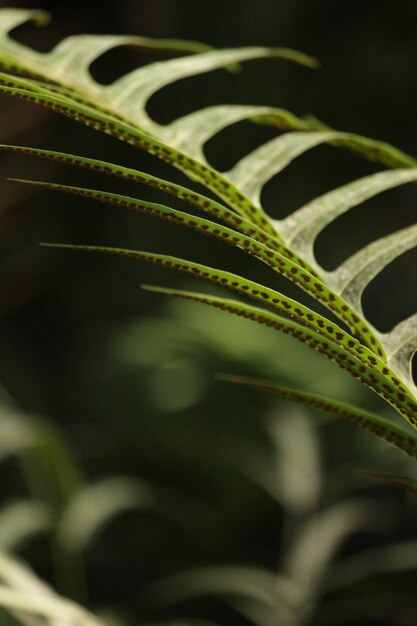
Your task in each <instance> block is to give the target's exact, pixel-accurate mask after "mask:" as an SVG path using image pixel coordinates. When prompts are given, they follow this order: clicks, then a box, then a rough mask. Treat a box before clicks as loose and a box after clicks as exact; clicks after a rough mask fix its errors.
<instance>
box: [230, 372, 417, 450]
mask: <svg viewBox="0 0 417 626" xmlns="http://www.w3.org/2000/svg"><path fill="white" fill-rule="evenodd" d="M221 378H222V379H223V380H226V381H227V382H231V383H236V384H240V385H248V386H250V387H255V388H257V389H260V390H262V391H267V392H269V393H273V394H276V395H278V396H280V397H281V398H286V399H288V400H293V401H295V402H299V403H300V404H306V405H308V406H312V407H314V408H317V409H320V410H322V411H326V412H327V413H331V414H332V415H336V416H337V417H340V418H342V419H343V420H345V421H347V422H350V423H352V424H355V425H356V426H359V428H362V429H364V430H367V431H369V432H371V433H372V434H374V435H376V436H377V437H380V438H381V439H384V440H385V441H386V442H387V443H389V444H390V445H392V446H394V447H395V448H397V449H399V450H401V451H402V452H405V453H406V454H408V455H409V456H412V457H414V458H416V459H417V436H415V435H414V434H413V433H412V432H407V431H406V430H404V429H403V428H400V427H399V426H397V425H396V424H393V423H392V422H390V421H389V420H387V419H383V418H382V417H379V416H378V415H374V414H373V413H370V412H369V411H364V410H362V409H360V408H359V407H356V406H352V405H350V404H345V403H344V402H339V401H336V400H333V399H332V398H328V397H326V396H322V395H319V394H315V393H310V392H307V391H299V390H298V389H292V388H290V387H283V386H281V385H275V384H273V383H268V382H265V381H260V380H255V379H251V378H244V377H241V376H226V375H225V376H222V377H221Z"/></svg>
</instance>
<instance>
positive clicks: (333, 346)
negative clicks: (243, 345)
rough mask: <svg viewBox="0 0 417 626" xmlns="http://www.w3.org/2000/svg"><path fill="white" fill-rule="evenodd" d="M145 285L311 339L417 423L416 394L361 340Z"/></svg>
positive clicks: (229, 303)
mask: <svg viewBox="0 0 417 626" xmlns="http://www.w3.org/2000/svg"><path fill="white" fill-rule="evenodd" d="M144 288H145V289H148V290H150V291H156V292H160V293H165V294H167V295H171V296H174V297H178V298H184V299H186V300H195V301H196V302H201V303H203V304H208V305H211V306H214V307H216V308H220V309H222V310H224V311H228V312H229V313H234V314H236V315H240V316H242V317H245V318H247V319H251V320H254V321H256V322H258V323H260V324H265V325H266V326H270V327H271V328H275V329H276V330H280V331H282V332H284V333H287V334H289V335H291V336H293V337H295V338H296V339H298V340H299V341H302V342H304V343H307V344H308V345H309V346H310V347H311V348H313V349H314V350H317V351H319V352H321V353H322V354H324V356H326V357H327V358H328V359H330V360H331V361H334V362H335V363H337V365H339V367H341V368H342V369H346V370H347V371H348V372H349V373H350V374H351V375H352V376H354V377H355V378H358V379H359V380H360V381H361V382H363V383H364V384H365V385H367V386H368V387H369V388H370V389H372V390H373V391H374V392H375V393H377V394H378V395H380V396H381V397H382V398H384V399H385V400H386V401H387V402H388V403H389V404H391V405H392V406H393V407H394V408H395V409H397V411H399V413H401V414H402V415H403V416H404V417H405V418H406V419H407V420H408V421H409V422H410V424H411V425H412V426H414V427H416V425H417V422H416V418H415V413H416V408H417V405H416V404H415V399H414V396H413V394H412V393H411V391H410V390H408V389H407V388H406V387H404V386H403V385H402V384H401V383H400V382H399V380H398V378H396V376H395V374H394V372H392V371H391V370H390V369H389V368H387V367H386V366H385V365H384V363H383V362H382V361H379V360H378V359H377V358H375V357H374V356H373V354H372V352H370V351H369V350H367V349H366V348H365V347H364V346H362V345H361V344H359V343H357V344H355V343H354V342H349V341H348V342H347V343H346V344H344V345H341V343H340V342H339V339H337V341H335V340H333V339H330V338H328V337H326V338H324V337H323V336H322V335H321V333H320V332H317V330H316V328H314V326H311V327H310V328H307V327H305V326H302V325H301V324H299V323H296V322H292V321H290V320H287V319H285V318H283V317H280V316H278V315H274V314H272V313H269V311H265V310H263V309H259V308H257V307H252V306H249V305H247V304H244V303H241V302H238V301H236V300H228V299H226V298H219V297H216V296H209V295H205V294H199V293H194V292H190V291H182V290H178V289H166V288H163V287H149V286H145V287H144Z"/></svg>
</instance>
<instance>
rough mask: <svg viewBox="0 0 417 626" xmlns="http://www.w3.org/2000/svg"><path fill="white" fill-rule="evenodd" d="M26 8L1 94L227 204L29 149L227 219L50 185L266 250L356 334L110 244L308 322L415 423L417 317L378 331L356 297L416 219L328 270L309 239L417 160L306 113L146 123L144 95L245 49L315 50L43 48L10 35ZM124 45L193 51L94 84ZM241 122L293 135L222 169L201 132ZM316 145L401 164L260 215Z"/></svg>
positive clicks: (299, 58)
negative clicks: (180, 175) (285, 174)
mask: <svg viewBox="0 0 417 626" xmlns="http://www.w3.org/2000/svg"><path fill="white" fill-rule="evenodd" d="M31 19H40V20H41V21H42V20H43V19H44V14H37V13H34V12H32V11H27V10H24V9H21V10H19V9H4V10H2V11H0V64H1V63H2V64H3V66H4V67H6V68H8V70H9V71H16V72H17V73H18V74H20V75H21V76H25V77H17V76H11V75H10V74H0V91H2V92H3V93H6V94H10V95H12V96H14V97H19V98H23V99H25V100H28V101H30V102H33V103H37V104H39V105H41V106H44V107H46V108H49V109H52V110H54V111H56V112H58V113H61V114H63V115H66V116H67V117H70V118H72V119H75V120H77V121H79V122H81V123H83V124H86V125H87V126H90V127H92V128H95V129H97V130H100V131H102V132H105V133H107V134H109V135H112V136H114V137H116V138H118V139H121V140H123V141H125V142H127V143H129V144H130V145H132V146H134V147H137V148H140V149H143V150H145V151H146V152H148V153H150V154H153V155H155V156H157V157H158V158H160V159H162V160H163V161H165V162H167V163H169V164H171V165H173V166H174V167H176V168H178V169H179V170H181V171H182V172H184V173H185V174H186V175H187V176H188V177H189V178H190V179H191V180H194V181H197V182H199V183H201V184H203V185H204V186H205V187H206V188H207V189H208V190H210V191H212V192H214V193H215V194H216V195H217V196H218V197H219V198H220V199H221V200H223V201H224V202H225V203H227V204H228V206H229V207H230V208H226V207H224V206H223V205H222V204H221V203H219V202H215V201H213V200H211V199H209V198H207V197H206V196H204V195H201V194H199V193H195V192H193V191H191V190H190V189H186V188H185V187H181V186H179V185H174V184H172V183H169V182H167V181H162V180H160V179H157V178H155V177H151V176H149V175H145V174H141V173H138V172H136V171H135V170H131V169H129V168H121V167H119V166H117V165H114V164H108V163H105V162H102V161H96V160H94V159H86V158H83V157H74V156H72V155H65V154H61V153H56V152H52V151H42V150H33V151H32V153H33V154H37V155H38V156H42V157H45V158H51V159H54V160H57V161H62V162H66V163H72V164H75V165H78V166H81V167H87V168H90V169H95V170H98V171H103V172H105V173H109V174H114V175H117V176H121V177H122V178H128V179H130V180H136V181H137V182H141V183H143V184H146V185H148V186H151V187H155V188H158V189H163V190H164V191H166V192H168V193H170V194H173V195H174V196H176V197H178V198H181V199H184V200H185V201H186V202H189V203H190V204H191V205H193V206H195V207H198V208H199V209H202V210H203V211H205V212H206V213H207V214H208V215H210V216H211V217H212V218H219V219H221V220H223V221H224V222H225V223H226V227H225V226H220V225H217V224H214V222H212V221H210V220H207V219H204V218H199V217H198V218H197V217H194V216H189V215H187V214H186V213H184V212H181V211H177V210H175V211H174V210H173V209H169V208H168V207H164V206H162V205H156V204H153V203H145V202H142V201H140V200H137V199H132V198H127V197H124V196H120V195H117V194H111V193H107V192H106V193H104V192H99V191H95V190H88V189H81V188H70V187H68V186H67V187H65V186H62V185H61V186H54V185H52V184H50V183H36V184H39V185H40V186H48V187H51V188H55V189H59V190H60V191H65V192H68V193H74V194H80V195H85V194H87V195H89V196H90V197H92V198H94V199H98V200H101V201H103V202H111V203H116V204H121V205H123V206H129V207H130V208H136V209H138V210H142V211H144V212H149V213H151V214H153V215H158V216H159V217H163V218H164V219H170V220H171V221H176V222H177V223H183V224H185V225H188V226H189V227H192V228H195V229H196V230H199V231H201V232H204V231H206V232H208V233H210V234H213V235H214V236H216V237H218V238H219V239H221V240H223V241H228V242H231V243H232V244H233V245H236V246H238V247H241V248H242V249H244V250H246V251H247V252H249V253H251V254H253V255H254V256H256V257H257V258H258V259H261V260H262V261H264V262H265V263H267V264H268V265H270V266H272V267H273V269H275V270H277V271H279V272H280V273H282V274H284V275H285V276H287V277H288V278H289V279H291V280H292V281H293V282H296V283H297V284H299V285H300V286H301V287H302V288H303V289H304V290H305V291H307V293H309V294H310V295H311V296H313V298H314V299H315V300H316V301H317V302H319V303H321V304H324V305H325V306H327V307H328V308H329V309H330V310H331V311H332V313H335V314H336V315H337V316H338V317H339V319H340V320H342V321H343V322H344V323H346V325H347V326H348V328H349V329H350V331H351V333H352V335H353V336H352V335H351V334H349V333H346V332H345V331H344V330H343V329H341V328H339V326H337V325H335V324H334V323H333V322H331V321H330V320H328V319H327V318H326V317H324V316H321V315H318V314H316V313H314V311H312V310H311V309H309V308H307V307H303V306H302V305H301V304H300V303H298V302H296V301H295V300H291V299H289V298H285V296H282V294H279V293H278V292H276V291H274V290H269V289H268V288H266V287H264V286H263V285H258V284H257V283H253V282H252V281H247V280H246V279H244V278H240V277H236V276H235V275H232V274H230V273H227V272H220V271H218V270H214V269H211V268H206V267H205V266H201V265H199V264H193V263H191V262H186V261H183V260H181V259H176V258H175V257H163V255H152V254H150V253H137V252H136V253H135V252H134V251H125V250H122V249H117V250H113V253H115V254H128V255H130V256H135V258H141V259H144V260H147V261H149V262H154V263H158V264H161V265H164V266H172V267H176V269H179V270H180V271H183V272H185V273H187V274H189V275H193V276H202V277H203V278H206V279H207V280H210V281H212V282H215V283H217V284H222V285H225V286H227V287H229V288H233V289H235V290H237V291H239V292H240V293H246V294H247V295H250V296H251V297H254V298H255V299H256V300H257V301H258V302H262V303H263V304H269V305H273V306H274V307H275V308H278V310H280V311H281V312H283V313H287V314H289V315H290V316H291V317H293V318H294V319H295V320H296V321H297V322H298V326H299V327H301V328H303V327H307V328H308V329H309V330H310V331H311V332H312V333H313V335H314V341H316V342H318V344H319V345H320V349H322V350H323V351H324V352H326V351H327V352H329V350H330V349H328V348H324V347H323V345H322V344H323V343H325V342H330V341H331V342H332V344H330V343H328V345H329V346H330V345H332V349H331V350H332V351H333V352H334V355H333V356H334V360H338V361H339V364H341V363H342V360H343V359H342V356H343V357H344V358H345V359H346V361H345V367H346V368H347V369H348V370H349V371H350V372H351V373H352V374H353V375H355V376H358V377H359V378H360V379H361V380H362V381H363V382H365V384H367V385H368V386H370V387H371V388H372V389H374V391H376V392H377V393H379V394H380V395H382V397H384V398H385V399H386V400H387V401H388V402H389V403H390V404H391V405H392V406H394V407H396V408H397V410H399V411H400V412H401V413H402V415H404V416H405V417H406V418H407V419H408V420H409V421H410V423H411V424H413V425H415V423H416V412H417V400H416V396H417V388H416V385H415V384H414V381H413V378H412V375H411V359H412V357H413V354H414V353H415V350H416V347H417V315H416V316H411V317H410V318H409V319H408V320H405V321H404V322H401V323H400V324H398V325H397V326H396V327H395V328H394V329H393V330H392V331H391V332H390V333H385V334H384V333H380V332H378V331H376V329H374V328H373V326H372V324H371V323H370V322H368V321H367V320H366V318H365V316H364V314H363V311H362V307H361V295H362V293H363V290H364V289H365V288H366V287H367V285H368V284H369V281H370V280H372V279H373V278H374V277H375V276H376V275H377V274H378V273H379V272H380V271H381V270H382V269H383V268H384V267H385V265H386V264H387V263H389V262H391V261H392V260H394V259H395V258H396V257H397V256H398V255H399V254H402V253H404V252H405V251H407V250H409V249H411V248H412V247H413V246H415V243H416V230H415V228H414V227H410V228H409V229H407V230H403V231H401V232H399V233H397V234H394V235H390V236H388V237H387V238H385V239H384V240H381V241H380V242H375V243H374V244H371V245H370V246H368V247H366V248H365V249H363V250H360V251H358V253H357V254H356V255H354V256H353V257H352V258H351V259H348V260H347V261H346V262H345V263H343V264H342V265H341V266H340V267H339V268H337V269H336V270H335V271H334V272H326V271H325V270H324V269H323V268H322V267H321V266H320V264H319V263H318V262H317V259H316V258H315V255H314V251H313V246H314V242H315V239H316V237H317V235H318V234H319V233H320V232H321V231H322V230H323V228H325V227H326V226H327V225H328V224H330V223H331V222H333V221H334V220H335V219H337V218H338V217H339V216H341V215H342V214H343V213H345V212H346V211H348V210H349V209H350V208H352V207H354V206H356V205H358V204H359V203H361V202H363V201H365V200H366V199H368V198H371V197H373V196H375V195H376V194H378V193H381V192H383V191H384V190H386V189H391V188H393V187H395V186H397V185H400V184H404V183H406V182H415V181H416V178H417V167H416V166H417V162H416V160H415V159H413V158H411V157H409V156H408V155H405V154H404V153H402V152H401V151H399V150H397V149H396V148H394V147H392V146H389V145H388V144H385V143H383V142H376V141H375V140H372V139H368V138H365V137H361V136H359V135H355V134H352V133H341V132H337V131H334V130H332V129H330V128H328V127H326V126H325V125H324V124H323V123H321V122H319V121H317V120H315V119H312V118H308V119H307V118H299V117H297V116H295V115H293V114H291V113H289V112H288V111H285V110H283V109H277V108H274V107H267V106H264V107H262V106H258V105H256V106H250V105H244V106H242V105H219V106H214V107H213V106H212V107H207V108H205V109H201V110H199V111H195V112H193V113H190V114H189V115H186V116H184V117H182V118H180V119H177V120H174V121H173V122H172V123H171V124H168V125H164V126H162V125H160V124H158V123H156V122H155V121H153V120H151V119H150V118H149V116H148V113H147V111H146V106H147V103H148V100H149V98H150V97H151V96H152V95H153V94H155V93H156V92H157V91H159V90H160V89H161V88H163V87H164V86H166V85H168V84H170V83H172V82H174V81H176V80H179V79H183V78H186V77H189V76H195V75H198V74H201V73H204V72H209V71H212V70H214V69H217V68H221V67H226V68H229V69H230V68H234V67H235V66H236V64H239V63H241V62H243V61H245V60H249V59H256V58H265V57H282V58H286V59H289V60H292V61H295V62H297V63H301V64H305V65H309V66H314V65H315V62H314V60H312V59H311V58H310V57H307V56H306V55H303V54H301V53H298V52H295V51H292V50H288V49H285V48H261V47H258V48H242V49H238V50H208V49H206V48H204V47H203V48H201V46H200V45H199V44H197V45H196V44H195V43H191V44H189V45H188V44H184V42H176V41H169V42H167V41H165V42H162V41H155V40H150V39H147V38H140V37H118V36H96V35H83V36H78V37H77V36H76V37H69V38H67V39H65V40H64V41H62V42H61V43H60V44H58V45H57V46H56V47H55V48H54V49H53V50H52V51H51V52H48V53H39V52H37V51H34V50H31V49H29V48H27V47H25V46H23V45H22V44H20V43H18V42H16V41H14V40H12V39H11V38H10V37H9V31H10V30H12V29H13V28H15V27H16V25H18V24H21V23H24V22H25V21H28V20H31ZM120 45H134V46H141V47H145V48H146V47H153V48H155V49H161V50H162V49H164V50H166V49H167V48H170V49H173V50H174V49H175V50H183V51H186V52H191V53H195V54H191V55H189V56H186V57H181V58H175V59H170V60H166V61H161V62H157V63H152V64H149V65H147V66H144V67H141V68H138V69H136V70H133V71H132V72H130V73H128V74H126V75H124V76H122V77H121V78H120V79H118V80H116V81H115V82H114V83H112V84H110V85H100V84H98V83H97V82H96V81H95V80H94V78H93V77H92V76H91V74H90V71H89V66H90V64H91V63H92V61H94V60H96V59H98V58H99V57H100V56H101V55H102V54H103V53H104V52H106V51H107V50H110V49H112V48H114V47H115V46H120ZM243 119H252V120H254V121H255V122H257V123H263V124H272V125H274V126H276V127H277V128H279V129H281V130H282V129H284V130H290V131H292V132H288V133H286V134H284V135H281V136H279V137H276V138H274V139H272V140H271V141H269V142H267V143H265V144H264V145H262V146H260V147H259V148H257V149H256V150H254V151H253V152H252V153H250V154H247V155H246V156H244V157H243V158H242V159H241V160H240V161H239V162H238V163H236V164H235V165H234V167H232V168H231V169H230V171H229V172H226V173H219V172H218V171H216V170H215V169H214V168H213V167H211V165H210V164H209V163H208V162H207V160H206V158H205V155H204V146H205V143H206V142H207V140H208V139H210V138H211V137H213V136H214V135H215V134H217V133H218V132H219V131H221V130H222V129H223V128H225V127H227V126H229V125H230V124H234V123H236V122H238V121H241V120H243ZM321 143H329V144H331V145H335V146H341V147H345V148H347V149H349V150H353V151H356V152H358V153H359V154H361V155H363V156H366V157H367V158H370V159H373V160H376V161H378V162H380V163H383V164H384V165H386V166H388V167H394V168H397V167H401V168H402V169H398V170H395V171H392V172H379V173H377V174H374V175H372V176H367V177H365V178H362V179H360V180H358V181H355V182H353V183H350V184H348V185H344V186H342V187H340V188H339V189H335V190H333V191H331V192H329V193H327V194H325V195H324V196H322V197H320V198H317V199H315V200H312V201H311V202H309V203H308V204H307V205H305V206H304V207H301V208H300V209H298V210H297V211H295V212H294V213H293V214H292V215H290V216H289V217H288V218H285V219H284V220H275V221H274V220H273V219H271V218H270V217H268V216H267V215H266V213H265V211H264V209H263V207H262V205H261V201H260V196H261V191H262V189H263V186H264V185H265V184H266V183H267V181H269V180H270V179H271V177H273V176H275V175H276V174H277V173H278V172H280V171H282V169H283V168H284V167H286V166H287V165H288V164H289V163H291V162H292V160H293V159H295V158H296V157H297V156H299V155H301V154H303V153H304V152H305V151H306V150H309V149H311V148H313V147H315V146H317V145H320V144H321ZM0 149H5V148H4V147H3V148H0ZM11 149H12V150H14V151H21V152H22V153H30V152H31V150H30V149H27V148H18V147H12V148H11ZM84 249H87V247H84ZM89 249H91V250H92V249H96V250H97V249H98V248H97V247H96V248H93V247H90V248H89ZM100 250H101V251H105V250H104V249H100ZM106 251H107V252H109V250H106ZM233 283H236V284H233ZM355 337H357V338H358V339H359V342H358V341H357V339H356V338H355ZM314 341H313V339H311V341H310V344H309V345H314ZM334 346H336V348H337V349H336V348H335V347H334ZM338 350H339V351H338ZM348 355H349V356H348ZM359 363H360V365H359Z"/></svg>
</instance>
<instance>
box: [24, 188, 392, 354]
mask: <svg viewBox="0 0 417 626" xmlns="http://www.w3.org/2000/svg"><path fill="white" fill-rule="evenodd" d="M13 180H15V181H17V182H22V183H28V184H32V185H35V186H39V187H44V188H47V189H52V190H55V191H61V192H65V193H71V194H74V195H79V196H84V197H87V198H91V199H93V200H99V201H100V202H105V203H109V204H114V205H117V206H122V207H126V208H129V209H132V210H135V211H139V212H142V213H146V214H148V215H152V216H154V217H159V218H161V219H165V220H168V221H170V222H174V223H175V224H179V225H182V226H186V227H188V228H192V229H194V230H196V231H198V232H200V233H202V234H203V235H212V236H213V237H216V238H217V239H219V240H220V241H223V242H225V243H227V244H229V245H232V246H235V247H237V248H240V249H241V250H243V251H245V252H246V253H248V254H250V255H252V256H254V257H256V258H258V259H259V260H261V261H263V262H264V263H266V264H267V265H268V266H269V267H271V268H272V269H273V270H274V271H276V272H278V273H279V274H282V275H283V276H285V277H286V278H288V279H289V280H291V282H293V283H295V284H297V285H298V286H299V287H301V289H303V290H304V291H306V292H307V293H309V294H310V295H311V296H313V297H314V298H315V299H316V300H317V301H318V302H321V303H322V304H323V305H324V306H326V307H327V308H328V309H329V310H330V311H332V312H333V313H335V314H336V315H337V316H338V317H339V318H340V319H341V320H342V321H344V322H345V323H346V324H347V325H348V327H349V328H350V329H351V330H352V332H353V333H355V334H356V335H357V336H358V337H359V338H361V339H362V341H363V343H364V345H367V346H368V347H369V348H370V349H372V350H373V351H374V352H376V353H377V354H378V355H379V356H381V357H382V356H384V352H383V349H382V347H381V346H380V345H379V343H378V340H377V339H376V337H375V336H374V334H373V333H372V331H371V329H370V328H369V327H368V326H367V325H366V322H365V321H364V320H363V319H361V318H359V317H358V316H357V314H356V313H355V311H352V310H351V309H350V308H349V307H348V305H347V304H346V302H344V300H342V299H341V298H340V297H338V296H337V295H335V294H334V292H332V291H331V290H329V289H328V287H327V286H326V284H325V283H323V282H322V281H321V280H320V279H319V278H316V277H315V276H314V275H313V274H311V273H310V272H309V271H308V270H306V269H304V268H301V267H300V265H299V264H298V263H297V262H294V261H293V260H292V259H290V258H288V257H287V256H286V254H285V253H286V251H285V250H282V253H283V254H280V253H279V252H277V251H275V250H271V248H269V247H268V246H266V245H264V244H263V243H260V242H256V241H255V240H254V239H253V238H252V237H248V236H246V235H244V234H240V233H238V232H237V231H236V230H232V229H230V228H226V227H224V226H221V225H220V224H218V223H216V222H212V221H209V220H206V219H204V218H199V217H196V216H194V215H189V214H187V213H184V212H183V211H178V210H176V209H171V208H169V207H166V206H164V205H161V204H155V203H152V202H145V201H143V200H137V199H136V198H132V197H128V196H123V195H120V194H113V193H109V192H105V191H98V190H94V189H86V188H81V187H74V186H69V185H57V184H54V183H44V182H39V181H28V180H22V179H13ZM207 208H208V209H209V210H210V207H207Z"/></svg>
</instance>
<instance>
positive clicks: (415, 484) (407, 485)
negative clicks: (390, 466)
mask: <svg viewBox="0 0 417 626" xmlns="http://www.w3.org/2000/svg"><path fill="white" fill-rule="evenodd" d="M365 476H367V477H368V478H370V479H371V480H374V481H376V482H378V483H381V484H382V485H385V486H386V487H393V488H394V489H399V490H400V491H405V492H406V493H410V494H411V495H413V496H417V481H416V480H414V479H413V478H408V477H407V476H392V475H390V474H376V473H369V472H367V473H366V474H365Z"/></svg>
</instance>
